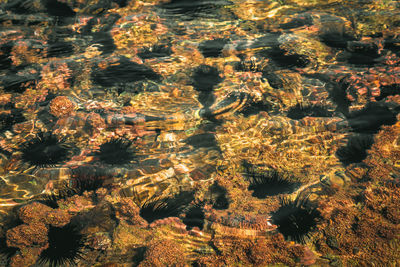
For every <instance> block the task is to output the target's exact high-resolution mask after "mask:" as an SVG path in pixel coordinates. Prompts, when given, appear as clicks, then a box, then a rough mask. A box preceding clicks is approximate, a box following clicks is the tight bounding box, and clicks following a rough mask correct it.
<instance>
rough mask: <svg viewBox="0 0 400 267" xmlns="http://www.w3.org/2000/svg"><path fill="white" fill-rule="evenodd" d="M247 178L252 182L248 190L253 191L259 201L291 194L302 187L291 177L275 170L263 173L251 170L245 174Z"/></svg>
mask: <svg viewBox="0 0 400 267" xmlns="http://www.w3.org/2000/svg"><path fill="white" fill-rule="evenodd" d="M245 176H246V177H247V180H249V182H250V185H249V187H248V190H252V191H253V193H252V196H253V197H256V198H259V199H263V198H266V197H267V196H276V195H279V194H290V193H292V192H293V191H295V190H296V189H297V188H298V187H299V186H300V183H298V182H294V181H292V180H291V179H290V177H287V176H285V175H283V174H282V173H280V172H278V171H277V170H275V169H269V170H266V171H263V172H262V173H258V172H257V171H255V170H251V171H250V172H247V173H245Z"/></svg>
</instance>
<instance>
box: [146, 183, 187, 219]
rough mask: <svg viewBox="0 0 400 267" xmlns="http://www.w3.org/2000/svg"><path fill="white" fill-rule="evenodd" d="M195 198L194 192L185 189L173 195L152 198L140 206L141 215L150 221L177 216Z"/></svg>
mask: <svg viewBox="0 0 400 267" xmlns="http://www.w3.org/2000/svg"><path fill="white" fill-rule="evenodd" d="M193 199H194V197H193V192H189V191H183V192H181V193H179V194H177V195H175V196H173V197H168V198H158V199H151V200H150V201H147V202H146V203H145V204H144V205H143V206H142V207H141V208H140V216H141V217H142V218H144V219H145V220H146V221H147V222H148V223H152V222H153V221H155V220H159V219H163V218H168V217H177V216H178V215H179V214H181V213H182V212H183V210H184V209H185V206H186V205H188V204H189V203H190V202H192V200H193Z"/></svg>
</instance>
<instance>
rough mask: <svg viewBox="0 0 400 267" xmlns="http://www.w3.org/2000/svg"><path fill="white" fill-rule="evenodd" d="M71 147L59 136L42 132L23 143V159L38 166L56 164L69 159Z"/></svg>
mask: <svg viewBox="0 0 400 267" xmlns="http://www.w3.org/2000/svg"><path fill="white" fill-rule="evenodd" d="M69 149H70V146H69V145H67V144H66V143H64V142H63V141H62V140H59V139H58V138H57V136H55V135H53V134H51V133H44V132H40V133H38V134H37V135H36V137H35V138H33V139H31V140H29V141H26V142H25V143H23V144H22V149H21V152H22V160H23V161H25V162H27V163H29V164H31V165H33V166H37V167H46V166H54V165H56V164H59V163H62V162H64V161H65V160H67V159H68V157H69V154H70V153H69Z"/></svg>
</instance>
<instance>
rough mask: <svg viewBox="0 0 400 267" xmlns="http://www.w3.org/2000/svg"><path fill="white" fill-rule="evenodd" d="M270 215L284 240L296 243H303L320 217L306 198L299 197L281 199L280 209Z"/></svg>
mask: <svg viewBox="0 0 400 267" xmlns="http://www.w3.org/2000/svg"><path fill="white" fill-rule="evenodd" d="M271 215H272V222H273V224H275V225H277V226H278V231H279V232H280V233H282V234H283V236H284V237H285V239H287V240H293V241H295V242H298V243H305V241H306V240H307V239H308V238H309V236H310V232H311V231H312V230H313V229H314V228H315V227H316V225H317V222H318V220H319V218H320V217H321V214H320V212H319V211H318V210H317V209H316V207H314V206H313V205H312V204H311V203H310V201H309V199H308V198H307V197H299V196H298V197H297V198H296V199H295V200H291V199H287V198H282V199H281V207H280V208H279V209H278V210H277V211H275V212H273V213H272V214H271Z"/></svg>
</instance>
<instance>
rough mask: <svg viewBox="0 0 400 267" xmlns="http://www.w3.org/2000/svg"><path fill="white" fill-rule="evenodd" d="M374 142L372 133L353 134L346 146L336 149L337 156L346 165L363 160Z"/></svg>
mask: <svg viewBox="0 0 400 267" xmlns="http://www.w3.org/2000/svg"><path fill="white" fill-rule="evenodd" d="M373 143H374V137H373V136H372V135H371V134H359V135H353V136H351V137H350V138H349V139H348V141H347V144H346V146H343V147H340V148H339V149H338V150H337V151H336V156H337V157H338V159H339V160H340V161H341V162H342V163H343V164H344V165H345V166H347V165H349V164H351V163H358V162H362V161H363V160H364V159H365V158H366V157H367V156H368V153H367V150H368V149H370V148H371V146H372V144H373Z"/></svg>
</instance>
